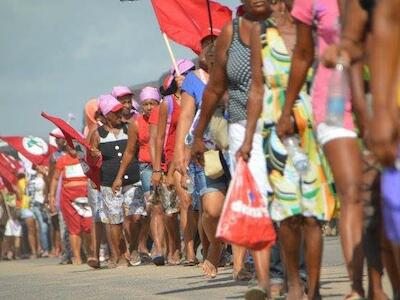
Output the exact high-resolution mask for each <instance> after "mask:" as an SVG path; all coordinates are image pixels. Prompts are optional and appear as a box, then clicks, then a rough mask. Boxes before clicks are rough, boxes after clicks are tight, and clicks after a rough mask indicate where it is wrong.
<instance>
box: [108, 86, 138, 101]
mask: <svg viewBox="0 0 400 300" xmlns="http://www.w3.org/2000/svg"><path fill="white" fill-rule="evenodd" d="M111 95H112V96H113V97H115V98H118V97H123V96H126V95H133V92H132V91H131V89H130V88H128V87H127V86H114V87H113V89H112V92H111Z"/></svg>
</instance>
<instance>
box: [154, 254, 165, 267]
mask: <svg viewBox="0 0 400 300" xmlns="http://www.w3.org/2000/svg"><path fill="white" fill-rule="evenodd" d="M152 261H153V264H155V265H156V266H164V265H165V257H164V256H163V255H157V256H154V257H153V259H152Z"/></svg>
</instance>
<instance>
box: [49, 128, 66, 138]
mask: <svg viewBox="0 0 400 300" xmlns="http://www.w3.org/2000/svg"><path fill="white" fill-rule="evenodd" d="M50 135H51V136H52V137H55V138H56V139H65V136H64V134H63V133H62V131H61V130H60V128H54V129H53V130H52V131H51V132H50Z"/></svg>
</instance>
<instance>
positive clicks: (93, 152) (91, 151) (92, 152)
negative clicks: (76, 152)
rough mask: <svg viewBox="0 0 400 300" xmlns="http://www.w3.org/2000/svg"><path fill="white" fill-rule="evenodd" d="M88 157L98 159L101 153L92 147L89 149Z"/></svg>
mask: <svg viewBox="0 0 400 300" xmlns="http://www.w3.org/2000/svg"><path fill="white" fill-rule="evenodd" d="M90 155H91V156H92V157H94V158H99V157H100V156H101V152H100V150H99V149H97V148H95V147H92V148H90Z"/></svg>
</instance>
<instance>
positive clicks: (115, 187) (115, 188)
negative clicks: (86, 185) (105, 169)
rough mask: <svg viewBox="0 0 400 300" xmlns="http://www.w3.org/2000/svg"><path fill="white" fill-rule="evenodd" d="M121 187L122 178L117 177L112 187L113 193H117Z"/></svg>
mask: <svg viewBox="0 0 400 300" xmlns="http://www.w3.org/2000/svg"><path fill="white" fill-rule="evenodd" d="M121 187H122V179H121V178H119V177H117V178H116V179H115V180H114V182H113V184H112V187H111V189H112V192H113V194H114V195H115V194H117V193H118V192H119V191H120V190H121Z"/></svg>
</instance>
